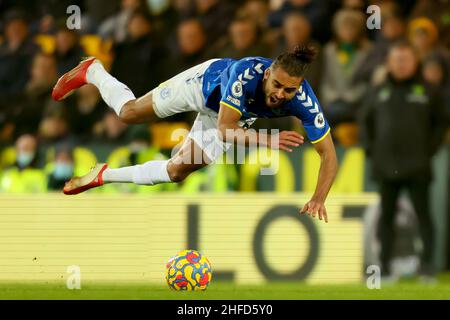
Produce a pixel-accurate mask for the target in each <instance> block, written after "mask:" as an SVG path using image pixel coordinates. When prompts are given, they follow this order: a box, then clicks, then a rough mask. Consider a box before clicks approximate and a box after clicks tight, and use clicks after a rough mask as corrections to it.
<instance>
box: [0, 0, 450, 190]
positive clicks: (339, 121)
mask: <svg viewBox="0 0 450 320" xmlns="http://www.w3.org/2000/svg"><path fill="white" fill-rule="evenodd" d="M373 4H374V5H378V6H379V8H380V9H381V29H379V30H378V29H374V30H370V29H368V27H367V25H366V21H367V18H368V17H369V14H367V13H366V9H367V7H368V6H369V5H373ZM70 5H77V6H78V7H79V8H80V9H81V28H80V29H79V30H69V29H68V28H67V24H66V22H67V19H68V18H69V17H70V16H71V14H73V12H72V11H71V12H70V13H67V8H68V7H69V6H70ZM0 19H1V20H0V28H1V31H2V33H1V38H0V146H13V145H15V147H14V150H15V152H16V157H15V160H14V163H15V164H16V166H18V167H19V169H20V168H22V167H27V166H33V165H36V166H38V164H37V162H39V161H36V159H35V158H36V156H37V153H36V152H35V151H33V150H36V149H37V146H38V145H39V146H42V145H48V146H54V147H55V146H56V150H60V151H61V154H62V155H59V156H60V157H61V161H60V162H61V163H68V162H70V159H71V158H73V148H74V146H77V145H83V144H86V143H93V142H95V143H98V144H115V145H128V146H136V145H140V143H141V142H142V143H141V145H142V144H144V145H146V146H147V147H152V146H155V147H158V148H162V149H164V148H169V147H170V143H168V142H167V141H161V139H162V140H164V139H167V138H164V137H163V138H161V136H162V135H161V134H160V133H161V132H168V133H170V130H171V128H176V127H182V128H189V126H190V124H191V123H192V121H193V119H194V116H193V115H191V114H179V115H176V116H173V117H172V118H170V119H164V121H161V123H159V124H155V126H141V127H139V126H138V127H129V126H127V125H125V124H123V123H121V122H120V121H119V119H118V118H117V117H116V115H115V113H114V112H112V111H110V110H109V109H108V107H107V106H106V105H105V104H104V103H103V102H102V100H101V97H100V95H99V92H98V91H97V89H96V88H95V87H93V86H89V85H88V86H84V87H82V88H81V89H80V90H78V91H77V92H76V93H75V94H74V95H72V96H70V97H69V98H67V99H66V100H65V101H64V102H55V101H53V100H52V99H51V97H50V93H51V90H52V88H53V85H54V84H55V82H56V80H57V79H58V77H59V76H61V75H62V74H63V73H65V72H67V71H68V70H70V69H71V68H73V67H74V66H76V65H77V64H78V62H79V61H80V59H81V58H82V57H85V56H89V55H95V56H97V57H98V58H99V59H100V60H101V61H102V62H103V63H104V65H105V66H106V67H107V69H108V70H109V71H110V72H111V74H112V75H113V76H115V77H116V78H118V79H119V80H120V81H121V82H123V83H125V84H127V85H128V86H129V87H130V89H131V90H132V91H133V92H134V93H135V95H136V96H140V95H143V94H145V93H146V92H148V91H150V90H151V89H152V88H154V87H155V86H157V85H158V84H159V83H161V82H163V81H165V80H167V79H168V78H170V77H172V76H174V75H176V74H177V73H179V72H181V71H183V70H185V69H187V68H189V67H191V66H194V65H196V64H198V63H201V62H203V61H204V60H206V59H209V58H216V57H231V58H236V59H239V58H242V57H246V56H264V57H271V58H275V57H276V56H277V55H279V54H280V53H282V52H284V51H286V50H290V49H292V48H294V47H295V46H297V45H300V44H306V43H309V44H312V45H313V46H314V47H316V48H317V49H318V52H319V55H318V58H317V60H316V61H315V62H314V63H313V65H312V66H311V67H310V69H309V71H308V74H307V77H306V78H307V79H308V81H309V82H310V83H311V85H312V87H313V89H314V90H315V92H316V94H317V95H318V98H319V100H320V102H321V105H322V107H323V109H324V112H325V115H326V117H327V119H328V120H329V122H330V124H331V126H332V127H333V134H334V138H335V140H336V143H337V144H339V145H341V146H343V147H349V146H354V145H358V144H359V143H360V131H361V130H360V128H359V127H360V123H359V122H358V114H359V113H360V109H361V108H362V105H363V104H364V102H365V101H364V100H365V99H366V97H367V94H368V90H370V88H372V87H375V86H377V85H379V84H380V83H383V81H384V80H385V79H386V77H387V74H388V70H387V68H386V64H385V60H386V56H387V54H388V51H389V48H390V46H391V45H392V44H393V43H396V42H397V41H398V40H400V39H406V40H407V41H408V42H409V43H410V44H411V45H412V46H413V48H414V49H415V52H416V54H417V57H418V59H419V62H420V67H419V69H418V70H417V76H419V77H420V78H421V79H423V81H425V82H426V83H428V84H429V85H431V86H433V87H436V88H438V91H439V92H440V93H442V96H443V97H442V99H443V100H442V101H443V104H444V108H445V110H446V112H447V116H448V115H450V79H449V76H450V53H449V50H450V2H449V1H444V0H433V1H428V0H416V1H389V0H383V1H376V0H230V1H220V0H85V1H83V0H39V1H38V0H34V1H32V0H0ZM255 126H256V128H277V129H282V130H285V129H293V130H301V126H299V123H298V121H297V120H296V119H292V118H281V119H271V120H265V119H260V120H258V121H257V122H256V123H255ZM152 127H153V128H152ZM447 142H448V138H447ZM24 150H25V151H24ZM30 150H31V151H30ZM57 157H58V152H56V153H53V159H52V160H53V161H55V160H56V158H57ZM2 159H3V160H2ZM5 159H6V160H5ZM8 159H9V158H8V156H7V155H6V156H4V157H3V158H0V170H2V168H1V166H2V165H4V166H6V164H8ZM11 159H12V156H11ZM11 161H12V160H11ZM58 170H60V171H58V172H59V175H60V176H61V177H64V178H66V177H68V176H70V174H72V173H73V168H72V169H70V168H68V167H66V168H62V169H58ZM71 170H72V171H71ZM52 183H55V185H57V183H56V182H54V181H53V182H52ZM58 187H59V186H58Z"/></svg>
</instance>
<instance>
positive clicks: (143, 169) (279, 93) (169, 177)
mask: <svg viewBox="0 0 450 320" xmlns="http://www.w3.org/2000/svg"><path fill="white" fill-rule="evenodd" d="M314 56H315V52H314V50H312V49H311V48H309V47H306V46H305V47H297V48H296V49H295V50H294V51H293V52H287V53H284V54H281V55H280V56H278V57H277V58H276V60H274V61H272V60H271V59H266V58H262V57H247V58H244V59H241V60H233V59H212V60H208V61H206V62H204V63H202V64H200V65H197V66H194V67H192V68H190V69H188V70H186V71H184V72H182V73H180V74H178V75H177V76H175V77H173V78H171V79H170V80H168V81H166V82H164V83H162V84H161V85H160V86H159V87H157V88H155V89H153V90H152V91H150V92H149V93H147V94H146V95H144V96H142V97H140V98H137V99H136V97H135V96H134V95H133V93H132V92H131V90H130V89H129V88H128V87H127V86H126V85H124V84H123V83H121V82H119V81H118V80H117V79H115V78H114V77H112V76H111V75H110V74H109V73H108V72H106V71H105V69H104V68H103V66H102V64H101V63H100V62H99V61H98V60H97V59H95V58H93V57H92V58H89V59H86V60H84V61H82V62H80V64H79V65H78V66H77V67H75V68H74V69H72V70H71V71H69V72H67V73H66V74H64V75H63V76H62V77H61V78H60V79H59V80H58V82H57V83H56V85H55V87H54V89H53V92H52V97H53V99H55V100H57V101H60V100H62V99H64V98H65V97H67V96H68V95H69V94H71V93H72V92H73V91H74V90H75V89H77V88H79V87H81V86H83V85H84V84H87V83H90V84H93V85H95V86H96V87H97V88H98V89H99V91H100V94H101V96H102V98H103V100H104V101H105V102H106V104H107V105H108V106H109V107H111V108H112V109H114V111H115V112H116V113H117V115H118V116H119V117H120V119H121V120H122V121H124V122H125V123H127V124H137V123H145V122H149V121H152V119H155V117H158V118H165V117H168V116H171V115H173V114H176V113H180V112H186V111H196V112H198V116H197V118H196V120H195V122H194V124H193V126H192V129H191V131H190V133H189V134H188V138H187V139H186V141H185V142H184V144H183V146H182V147H181V148H180V150H179V151H178V152H177V153H176V154H175V155H174V156H173V157H172V158H171V159H169V160H165V161H159V160H155V161H149V162H147V163H144V164H140V165H135V166H129V167H123V168H119V169H110V168H108V166H107V164H97V165H96V166H95V167H94V168H93V169H92V170H91V171H90V172H89V173H87V174H86V175H85V176H83V177H74V178H72V179H71V180H70V181H68V182H67V183H66V185H65V186H64V190H63V191H64V193H65V194H77V193H80V192H83V191H86V190H88V189H91V188H94V187H98V186H101V185H103V184H105V183H111V182H132V183H136V184H142V185H155V184H158V183H165V182H180V181H183V180H184V179H185V178H186V177H187V176H188V175H189V174H190V173H192V172H194V171H196V170H199V169H201V168H203V167H204V166H206V165H208V164H209V163H211V162H213V161H215V160H217V159H218V157H219V156H221V155H222V154H223V153H224V152H225V151H226V150H227V149H228V148H230V147H231V146H232V144H233V143H235V144H239V145H249V143H251V142H253V141H256V142H257V144H258V145H259V146H263V147H268V148H272V149H281V150H285V151H288V152H292V148H293V147H297V146H299V145H301V144H303V142H304V138H303V137H302V136H301V135H300V134H298V133H297V132H295V131H281V132H279V133H277V134H272V135H270V134H267V133H262V132H256V131H254V130H246V128H248V126H249V125H250V124H251V123H253V122H254V121H255V120H256V118H275V117H284V116H296V117H297V118H299V119H300V120H301V122H302V124H303V126H304V128H305V131H306V133H307V135H308V138H309V139H310V140H311V142H312V143H313V144H314V146H315V149H316V151H317V152H318V154H319V155H320V158H321V165H320V170H319V176H318V181H317V186H316V189H315V192H314V194H313V196H312V198H311V200H310V201H308V202H307V203H306V204H305V205H304V207H303V208H302V210H301V211H300V213H307V214H309V215H311V216H312V217H315V216H316V214H318V216H319V219H320V220H322V219H324V220H325V222H328V217H327V211H326V208H325V205H324V203H325V199H326V197H327V195H328V192H329V190H330V188H331V185H332V183H333V180H334V177H335V175H336V171H337V160H336V152H335V149H334V145H333V141H332V139H331V136H330V134H329V132H330V127H329V125H328V123H327V121H326V119H325V118H324V116H323V113H322V110H321V107H320V105H319V102H318V100H317V98H316V96H315V94H314V92H313V90H312V89H311V87H310V86H309V84H308V82H307V81H306V80H305V79H304V74H305V71H306V69H307V67H308V66H309V64H310V63H311V62H312V60H313V59H314ZM198 154H201V155H202V156H201V157H200V158H201V159H200V161H198V159H197V158H198V157H196V156H195V155H198Z"/></svg>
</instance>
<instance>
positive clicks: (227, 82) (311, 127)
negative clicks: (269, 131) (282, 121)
mask: <svg viewBox="0 0 450 320" xmlns="http://www.w3.org/2000/svg"><path fill="white" fill-rule="evenodd" d="M272 62H273V60H272V59H267V58H262V57H248V58H244V59H241V60H234V59H220V60H217V61H215V62H213V63H212V64H211V65H210V66H209V68H208V69H207V70H206V71H205V74H204V76H203V95H204V96H205V101H206V107H207V108H210V109H212V110H214V111H216V112H219V108H220V105H224V106H226V107H229V108H232V109H234V110H236V111H237V112H239V113H240V114H241V120H244V121H245V120H249V119H254V118H277V117H286V116H296V117H297V118H298V119H300V120H301V122H302V124H303V126H304V128H305V131H306V133H307V135H308V138H309V139H310V140H311V142H313V143H315V142H318V141H320V140H322V138H324V137H325V136H326V135H327V134H328V132H329V131H330V126H329V124H328V122H327V121H326V119H325V117H324V115H323V111H322V109H321V107H320V104H319V101H318V100H317V97H316V95H315V94H314V92H313V90H312V88H311V86H310V85H309V83H308V81H306V80H303V82H302V84H301V86H300V88H299V90H298V91H297V93H296V95H295V97H294V98H293V99H292V100H290V101H287V102H285V103H283V104H282V105H281V107H279V108H269V107H267V106H266V103H265V95H264V91H263V81H262V80H263V78H264V71H265V70H266V69H267V68H269V67H270V65H271V64H272Z"/></svg>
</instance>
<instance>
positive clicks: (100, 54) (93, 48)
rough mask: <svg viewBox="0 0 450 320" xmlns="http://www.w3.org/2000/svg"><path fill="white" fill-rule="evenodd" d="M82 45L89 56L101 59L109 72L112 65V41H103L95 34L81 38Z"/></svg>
mask: <svg viewBox="0 0 450 320" xmlns="http://www.w3.org/2000/svg"><path fill="white" fill-rule="evenodd" d="M80 45H81V47H82V48H83V50H84V52H85V53H86V55H87V56H94V57H96V58H97V59H99V60H100V61H101V62H102V63H103V65H104V66H105V68H106V69H107V70H108V69H109V67H110V66H111V63H112V56H111V48H112V41H110V40H106V41H102V39H101V38H100V37H99V36H97V35H95V34H86V35H83V36H81V38H80Z"/></svg>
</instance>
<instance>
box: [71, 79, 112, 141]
mask: <svg viewBox="0 0 450 320" xmlns="http://www.w3.org/2000/svg"><path fill="white" fill-rule="evenodd" d="M75 98H76V101H75V103H74V105H68V106H67V109H66V110H67V121H68V124H69V127H70V131H71V132H72V133H73V134H74V135H75V136H76V137H77V138H78V139H79V140H80V142H89V140H90V139H91V138H92V136H93V135H94V134H95V132H96V130H98V127H99V126H100V123H101V121H102V119H103V117H104V115H105V113H106V111H107V107H106V105H105V104H104V103H103V101H101V99H100V93H99V92H98V90H97V88H96V87H95V86H92V85H86V86H83V87H81V88H80V89H79V90H78V91H77V92H76V96H75Z"/></svg>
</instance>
